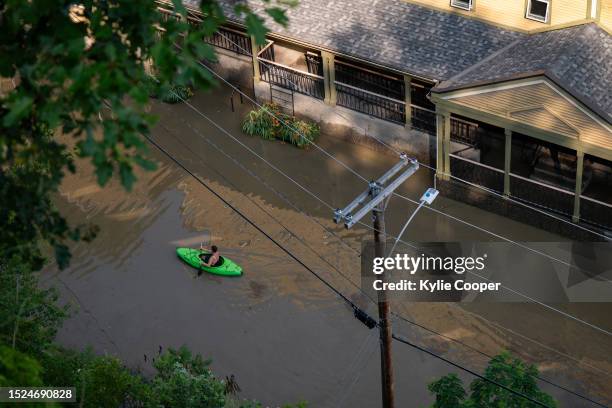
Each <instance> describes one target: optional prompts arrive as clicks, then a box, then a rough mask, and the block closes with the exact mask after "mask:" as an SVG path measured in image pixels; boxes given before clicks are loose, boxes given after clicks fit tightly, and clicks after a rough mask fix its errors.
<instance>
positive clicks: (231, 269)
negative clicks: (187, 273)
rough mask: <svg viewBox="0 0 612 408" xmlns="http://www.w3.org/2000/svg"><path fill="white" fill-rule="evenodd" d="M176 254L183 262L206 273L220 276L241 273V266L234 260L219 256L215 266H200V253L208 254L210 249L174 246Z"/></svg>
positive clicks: (238, 274)
mask: <svg viewBox="0 0 612 408" xmlns="http://www.w3.org/2000/svg"><path fill="white" fill-rule="evenodd" d="M176 254H177V255H178V257H179V258H181V259H182V260H183V261H184V262H185V263H187V264H189V265H191V266H193V267H194V268H196V269H201V270H203V271H206V272H208V273H212V274H215V275H221V276H240V275H242V268H241V267H240V265H238V264H236V263H235V262H234V261H232V260H230V259H228V258H224V257H222V256H220V257H219V262H217V264H216V265H215V266H202V260H201V259H200V255H201V254H206V255H209V254H210V251H206V250H204V249H193V248H176Z"/></svg>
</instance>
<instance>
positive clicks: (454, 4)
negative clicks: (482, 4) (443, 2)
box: [450, 0, 474, 11]
mask: <svg viewBox="0 0 612 408" xmlns="http://www.w3.org/2000/svg"><path fill="white" fill-rule="evenodd" d="M457 1H464V2H465V1H467V2H468V6H467V7H465V6H464V5H463V4H460V3H457ZM450 5H451V7H453V8H458V9H461V10H465V11H472V9H473V8H474V0H450Z"/></svg>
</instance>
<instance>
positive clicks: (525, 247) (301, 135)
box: [188, 62, 595, 275]
mask: <svg viewBox="0 0 612 408" xmlns="http://www.w3.org/2000/svg"><path fill="white" fill-rule="evenodd" d="M199 64H200V65H201V66H203V67H204V68H206V69H208V70H209V71H210V72H211V73H212V74H213V75H214V76H216V77H217V78H219V79H220V80H221V81H223V82H225V83H226V84H227V85H228V86H230V87H231V88H232V89H234V90H235V91H236V92H238V93H240V94H242V95H243V96H244V97H245V98H247V99H248V100H249V101H251V103H253V104H255V105H256V106H258V107H259V108H263V107H262V105H261V104H259V103H258V102H257V101H255V100H253V99H252V98H251V97H250V96H249V95H247V94H246V93H244V92H243V91H242V90H240V89H239V88H237V87H236V86H234V85H233V84H232V83H230V82H229V81H227V80H226V79H225V78H223V77H222V76H221V75H219V74H218V73H217V72H216V71H215V70H213V69H212V68H210V67H208V66H207V65H206V64H203V63H202V62H199ZM188 105H189V104H188ZM196 111H197V109H196ZM265 111H266V113H267V114H268V115H270V116H272V117H273V118H275V119H276V120H278V121H279V122H280V123H282V124H283V125H284V126H286V127H287V128H288V129H290V130H292V131H293V132H294V133H296V134H297V135H299V136H300V137H302V138H303V139H304V140H305V141H307V142H308V143H310V144H311V145H312V146H315V147H316V148H317V149H319V150H320V151H322V152H324V153H325V155H326V156H327V157H329V158H331V159H332V160H334V161H335V162H337V163H338V164H340V165H341V166H342V167H344V168H345V169H348V170H349V171H350V172H351V173H352V174H354V175H356V176H357V177H358V178H359V179H361V180H362V181H364V182H366V183H369V181H368V180H367V179H366V178H365V177H363V176H362V175H361V174H359V173H357V172H356V171H355V170H354V169H352V168H351V167H349V166H348V165H347V164H346V163H344V162H342V161H341V160H339V159H337V158H336V157H335V156H333V155H332V154H330V153H329V152H327V151H326V150H325V149H323V148H322V147H320V146H319V145H317V144H316V143H315V142H313V141H312V140H310V139H308V138H307V137H305V136H304V135H303V134H302V133H301V132H299V131H298V130H297V129H295V128H293V127H291V126H290V125H288V124H287V123H286V122H285V121H283V120H282V119H281V118H279V117H278V116H277V115H275V114H274V113H273V112H270V111H268V110H265ZM419 165H421V163H419ZM393 195H394V196H396V197H399V198H402V199H404V200H407V201H410V202H412V203H413V204H418V202H417V201H414V200H412V199H410V198H408V197H405V196H403V195H401V194H399V193H397V192H393ZM426 208H427V209H428V210H429V211H433V212H436V213H438V214H440V215H443V216H445V217H447V218H450V219H452V220H454V221H457V222H460V223H463V224H465V225H468V226H470V227H472V228H474V229H477V230H479V231H481V232H483V233H486V234H489V235H491V236H493V237H496V238H498V239H502V240H504V241H506V242H508V243H511V244H513V245H516V246H519V247H521V248H523V249H526V250H528V251H530V252H533V253H535V254H539V255H543V256H545V257H547V258H548V259H551V260H553V261H555V262H559V263H561V264H563V265H565V266H569V267H571V268H575V266H573V265H571V264H570V263H568V262H566V261H563V260H561V259H558V258H555V257H553V256H552V255H549V254H546V253H544V252H541V251H538V250H536V249H533V248H531V247H529V246H527V245H524V244H521V243H519V242H517V241H514V240H512V239H510V238H507V237H504V236H502V235H499V234H497V233H495V232H492V231H489V230H488V229H485V228H483V227H480V226H478V225H475V224H473V223H471V222H469V221H465V220H463V219H460V218H458V217H455V216H453V215H451V214H448V213H446V212H444V211H440V210H438V209H435V208H433V207H431V206H426ZM400 242H401V241H400ZM586 272H589V271H586ZM593 275H595V274H593Z"/></svg>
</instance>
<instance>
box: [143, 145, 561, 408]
mask: <svg viewBox="0 0 612 408" xmlns="http://www.w3.org/2000/svg"><path fill="white" fill-rule="evenodd" d="M144 137H145V138H146V139H147V140H148V141H149V143H151V144H152V145H153V146H155V147H156V148H157V149H158V150H159V151H160V152H162V153H163V154H164V155H165V156H166V157H167V158H168V159H170V160H171V161H172V162H174V163H175V164H176V165H177V166H179V167H180V168H181V169H183V171H185V172H186V173H187V174H189V175H190V176H191V177H193V178H194V179H195V180H196V181H197V182H198V183H199V184H200V185H202V186H203V187H204V188H206V189H207V190H208V191H209V192H210V193H212V194H213V195H214V196H215V197H217V198H218V199H219V200H220V201H221V202H223V203H224V204H225V205H226V206H227V207H229V208H230V209H231V210H232V211H234V212H235V213H236V214H238V215H239V216H240V217H241V218H242V219H243V220H245V221H246V222H247V223H248V224H249V225H251V226H252V227H253V228H255V229H256V230H257V231H259V232H260V233H261V234H262V235H264V236H265V237H266V238H267V239H269V240H270V241H271V242H272V243H274V244H275V245H276V246H277V247H278V248H279V249H281V250H282V251H283V252H285V253H286V254H287V255H289V256H290V257H291V258H292V259H293V260H294V261H296V262H297V263H298V264H300V266H302V267H303V268H304V269H306V270H307V271H309V272H310V273H312V274H313V275H314V276H315V277H316V278H317V279H319V280H320V281H321V282H322V283H323V284H324V285H325V286H327V287H328V288H329V289H330V290H332V291H333V292H334V293H335V294H336V295H338V296H339V297H340V298H341V299H343V300H344V301H345V302H346V303H347V304H348V305H350V306H351V307H352V308H353V309H359V308H358V307H357V305H355V304H354V303H353V302H352V301H351V300H350V299H349V298H348V297H346V296H345V295H344V294H343V293H342V292H340V291H339V290H338V289H336V288H335V287H334V286H333V285H331V284H330V283H329V282H327V281H326V280H325V279H323V278H322V277H321V276H320V275H319V274H317V273H316V272H315V271H314V270H312V269H311V268H310V267H309V266H308V265H306V264H305V263H304V262H302V261H301V260H300V259H299V258H298V257H297V256H295V255H294V254H293V253H292V252H291V251H289V250H288V249H287V248H285V247H284V246H283V245H281V244H280V243H279V242H278V241H276V240H275V239H274V238H273V237H272V236H270V235H269V234H268V233H267V232H265V231H264V230H263V229H262V228H261V227H259V226H258V225H257V224H256V223H255V222H254V221H252V220H251V219H250V218H248V217H247V216H246V215H245V214H243V213H242V212H241V211H240V210H239V209H238V208H236V207H235V206H234V205H233V204H231V203H230V202H229V201H228V200H226V199H225V198H224V197H223V196H221V195H220V194H219V193H217V192H216V191H215V190H214V189H213V188H212V187H210V186H209V185H208V184H207V183H206V182H205V181H204V180H202V179H201V178H200V177H198V176H197V175H196V174H195V173H193V172H192V171H191V170H189V169H188V168H187V167H185V165H183V164H182V163H181V162H180V161H179V160H178V159H176V158H175V157H174V156H172V154H170V153H169V152H168V151H167V150H166V149H164V148H163V147H162V146H161V145H159V144H158V143H157V142H156V141H155V140H153V139H152V138H151V137H149V136H147V135H144ZM392 336H393V338H394V339H396V340H398V341H400V342H402V343H405V344H408V345H410V346H412V347H415V348H417V349H419V350H421V351H423V352H425V353H427V354H430V355H432V356H434V357H437V358H439V359H441V360H443V361H445V362H447V363H448V364H450V365H452V366H454V367H457V368H460V369H462V370H464V371H466V372H469V373H470V374H472V375H474V376H476V377H479V378H481V379H482V380H484V381H487V382H489V383H491V384H494V385H496V386H498V387H500V388H503V389H505V390H506V391H508V392H510V393H512V394H514V395H516V396H519V397H521V398H524V399H527V400H529V401H531V402H533V403H535V404H537V405H540V406H543V407H545V408H550V407H547V406H546V405H545V404H542V403H541V402H539V401H537V400H535V399H533V398H531V397H529V396H527V395H525V394H522V393H520V392H518V391H515V390H513V389H511V388H509V387H507V386H505V385H503V384H500V383H498V382H496V381H494V380H491V379H488V378H487V377H485V376H483V375H481V374H478V373H476V372H475V371H472V370H470V369H469V368H466V367H463V366H461V365H459V364H457V363H454V362H452V361H450V360H448V359H446V358H444V357H442V356H440V355H437V354H435V353H433V352H431V351H429V350H427V349H425V348H423V347H420V346H418V345H415V344H412V343H410V342H409V341H407V340H404V339H403V338H402V337H400V336H398V335H396V334H393V335H392Z"/></svg>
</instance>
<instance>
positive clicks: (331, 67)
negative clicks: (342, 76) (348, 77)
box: [321, 51, 336, 106]
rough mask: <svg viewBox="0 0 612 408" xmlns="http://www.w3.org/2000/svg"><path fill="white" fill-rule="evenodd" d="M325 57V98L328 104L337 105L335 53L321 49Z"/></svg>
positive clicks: (322, 55)
mask: <svg viewBox="0 0 612 408" xmlns="http://www.w3.org/2000/svg"><path fill="white" fill-rule="evenodd" d="M321 58H322V59H323V86H324V88H325V99H324V100H323V101H324V102H325V103H327V104H328V105H332V106H334V105H336V65H335V61H334V54H332V53H331V52H327V51H321Z"/></svg>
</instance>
